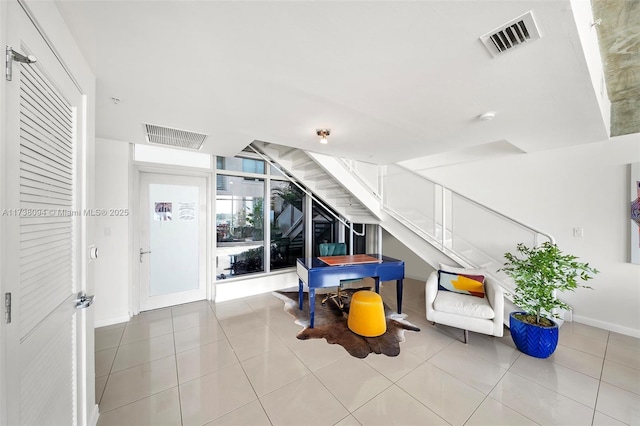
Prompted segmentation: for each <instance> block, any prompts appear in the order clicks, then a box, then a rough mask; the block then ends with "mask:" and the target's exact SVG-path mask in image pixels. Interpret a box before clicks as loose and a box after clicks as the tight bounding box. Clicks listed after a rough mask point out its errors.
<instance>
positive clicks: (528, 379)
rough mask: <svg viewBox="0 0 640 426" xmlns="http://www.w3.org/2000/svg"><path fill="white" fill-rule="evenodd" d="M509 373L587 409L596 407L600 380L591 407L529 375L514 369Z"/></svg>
mask: <svg viewBox="0 0 640 426" xmlns="http://www.w3.org/2000/svg"><path fill="white" fill-rule="evenodd" d="M511 373H512V374H515V375H516V376H518V377H520V378H521V379H524V380H527V381H529V382H531V383H533V384H536V385H538V386H540V387H543V388H545V389H547V390H549V391H551V392H554V393H557V394H558V395H560V396H563V397H565V398H567V399H570V400H571V401H573V402H576V403H578V404H580V405H582V406H583V407H586V408H588V409H589V410H594V411H595V409H596V403H597V401H598V392H599V391H600V383H602V382H600V381H599V382H598V391H597V392H596V399H595V401H594V403H593V407H589V406H588V405H585V404H584V403H583V402H580V401H578V400H577V399H574V398H573V397H571V396H569V395H566V394H564V393H560V392H559V391H558V390H557V389H552V388H550V387H548V386H546V385H543V384H540V383H538V382H536V381H534V380H531V379H530V378H529V377H526V376H523V375H522V374H518V373H517V372H516V371H511ZM580 374H582V373H580ZM583 376H586V377H589V378H590V379H594V380H595V378H593V377H591V376H587V375H586V374H583Z"/></svg>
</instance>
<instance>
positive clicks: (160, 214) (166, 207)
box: [153, 202, 173, 222]
mask: <svg viewBox="0 0 640 426" xmlns="http://www.w3.org/2000/svg"><path fill="white" fill-rule="evenodd" d="M172 210H173V205H172V203H168V202H162V203H158V202H156V208H155V213H154V214H153V218H154V219H155V220H157V221H159V222H168V221H170V220H171V219H172Z"/></svg>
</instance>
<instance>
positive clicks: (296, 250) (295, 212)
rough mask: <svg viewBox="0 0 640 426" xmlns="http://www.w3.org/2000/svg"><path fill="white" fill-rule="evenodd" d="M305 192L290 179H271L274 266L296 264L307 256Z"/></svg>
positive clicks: (272, 267) (282, 266)
mask: <svg viewBox="0 0 640 426" xmlns="http://www.w3.org/2000/svg"><path fill="white" fill-rule="evenodd" d="M303 197H304V194H303V193H302V191H301V190H300V189H299V188H298V187H297V186H295V185H294V184H293V183H291V182H289V181H277V180H272V181H271V209H270V211H269V221H270V229H271V269H281V268H288V267H291V266H295V264H296V259H297V258H298V257H304V217H303V214H302V204H303Z"/></svg>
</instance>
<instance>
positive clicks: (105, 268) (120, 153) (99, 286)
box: [95, 139, 132, 327]
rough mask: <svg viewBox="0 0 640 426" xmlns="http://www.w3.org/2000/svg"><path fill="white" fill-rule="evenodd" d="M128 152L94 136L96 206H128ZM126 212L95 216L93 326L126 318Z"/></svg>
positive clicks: (127, 148)
mask: <svg viewBox="0 0 640 426" xmlns="http://www.w3.org/2000/svg"><path fill="white" fill-rule="evenodd" d="M129 156H130V146H129V144H128V143H126V142H121V141H115V140H107V139H97V140H96V166H95V167H96V173H95V175H96V196H95V208H96V209H107V210H109V209H129V173H130V167H129ZM131 215H132V212H131V210H129V216H127V217H122V216H100V217H96V220H95V234H96V239H95V244H96V246H97V247H98V249H99V253H100V255H99V257H98V260H97V261H96V262H95V271H96V274H95V293H96V303H95V308H96V311H95V326H96V327H102V326H105V325H110V324H115V323H119V322H124V321H128V320H129V288H130V286H129V260H130V255H129V228H130V223H129V221H130V220H131V218H132V216H131Z"/></svg>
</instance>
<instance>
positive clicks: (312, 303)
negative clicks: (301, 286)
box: [309, 287, 316, 328]
mask: <svg viewBox="0 0 640 426" xmlns="http://www.w3.org/2000/svg"><path fill="white" fill-rule="evenodd" d="M315 316H316V290H315V289H314V288H311V287H309V321H310V324H309V328H313V323H314V320H315Z"/></svg>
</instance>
